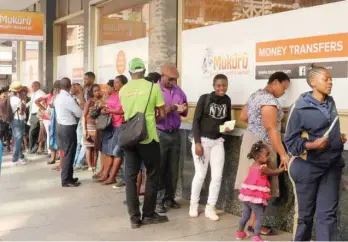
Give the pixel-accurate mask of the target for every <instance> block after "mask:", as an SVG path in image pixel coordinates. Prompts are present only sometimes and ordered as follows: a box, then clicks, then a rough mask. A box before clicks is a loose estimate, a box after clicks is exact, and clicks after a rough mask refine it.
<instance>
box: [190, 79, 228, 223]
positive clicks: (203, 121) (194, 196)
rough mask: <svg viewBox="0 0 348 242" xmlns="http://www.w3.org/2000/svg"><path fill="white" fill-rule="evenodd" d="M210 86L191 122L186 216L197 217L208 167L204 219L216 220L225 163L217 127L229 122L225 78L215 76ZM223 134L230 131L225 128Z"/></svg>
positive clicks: (198, 104) (199, 101) (222, 145)
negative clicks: (191, 168)
mask: <svg viewBox="0 0 348 242" xmlns="http://www.w3.org/2000/svg"><path fill="white" fill-rule="evenodd" d="M213 87H214V91H213V92H212V93H209V94H204V95H202V96H201V97H200V98H199V100H198V103H197V107H196V110H195V115H194V120H193V127H192V131H193V142H192V155H193V160H194V165H195V176H194V178H193V181H192V188H191V189H192V190H191V202H190V211H189V216H190V217H198V204H199V198H200V193H201V190H202V185H203V183H204V180H205V177H206V175H207V171H208V165H210V168H211V181H210V185H209V196H208V203H207V205H206V207H205V216H206V217H207V218H209V219H211V220H214V221H217V220H219V216H218V215H217V214H216V211H215V205H216V202H217V200H218V197H219V192H220V186H221V180H222V172H223V167H224V163H225V149H224V139H223V138H222V134H221V133H220V125H223V124H224V123H225V122H226V121H229V120H231V99H230V98H229V96H227V95H226V91H227V88H228V79H227V77H226V76H225V75H222V74H219V75H217V76H215V77H214V81H213ZM225 132H230V130H229V129H226V130H225Z"/></svg>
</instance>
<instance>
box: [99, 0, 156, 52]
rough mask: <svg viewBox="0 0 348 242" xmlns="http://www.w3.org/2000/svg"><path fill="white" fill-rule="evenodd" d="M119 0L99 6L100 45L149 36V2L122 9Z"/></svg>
mask: <svg viewBox="0 0 348 242" xmlns="http://www.w3.org/2000/svg"><path fill="white" fill-rule="evenodd" d="M118 2H119V1H110V2H108V3H106V4H103V5H102V6H100V7H98V10H99V34H98V46H101V45H108V44H113V43H119V42H124V41H130V40H135V39H141V38H145V37H147V36H148V28H149V17H150V10H149V3H145V4H141V5H137V6H133V7H131V8H126V9H122V6H121V7H120V5H119V4H118Z"/></svg>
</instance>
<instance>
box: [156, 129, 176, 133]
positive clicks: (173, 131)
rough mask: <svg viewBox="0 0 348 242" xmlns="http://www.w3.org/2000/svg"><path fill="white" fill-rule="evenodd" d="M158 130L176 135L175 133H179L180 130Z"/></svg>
mask: <svg viewBox="0 0 348 242" xmlns="http://www.w3.org/2000/svg"><path fill="white" fill-rule="evenodd" d="M158 130H159V131H162V132H165V133H175V132H177V131H179V129H167V130H162V129H158Z"/></svg>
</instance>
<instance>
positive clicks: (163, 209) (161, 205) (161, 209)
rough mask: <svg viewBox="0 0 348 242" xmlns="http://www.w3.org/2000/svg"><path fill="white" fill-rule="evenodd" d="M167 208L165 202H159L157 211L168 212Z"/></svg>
mask: <svg viewBox="0 0 348 242" xmlns="http://www.w3.org/2000/svg"><path fill="white" fill-rule="evenodd" d="M166 212H167V209H166V208H165V207H164V204H163V203H161V204H157V206H156V213H166Z"/></svg>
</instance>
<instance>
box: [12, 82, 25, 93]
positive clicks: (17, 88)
mask: <svg viewBox="0 0 348 242" xmlns="http://www.w3.org/2000/svg"><path fill="white" fill-rule="evenodd" d="M21 89H22V84H21V82H19V81H13V82H11V85H10V91H11V92H19V91H20V90H21Z"/></svg>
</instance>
